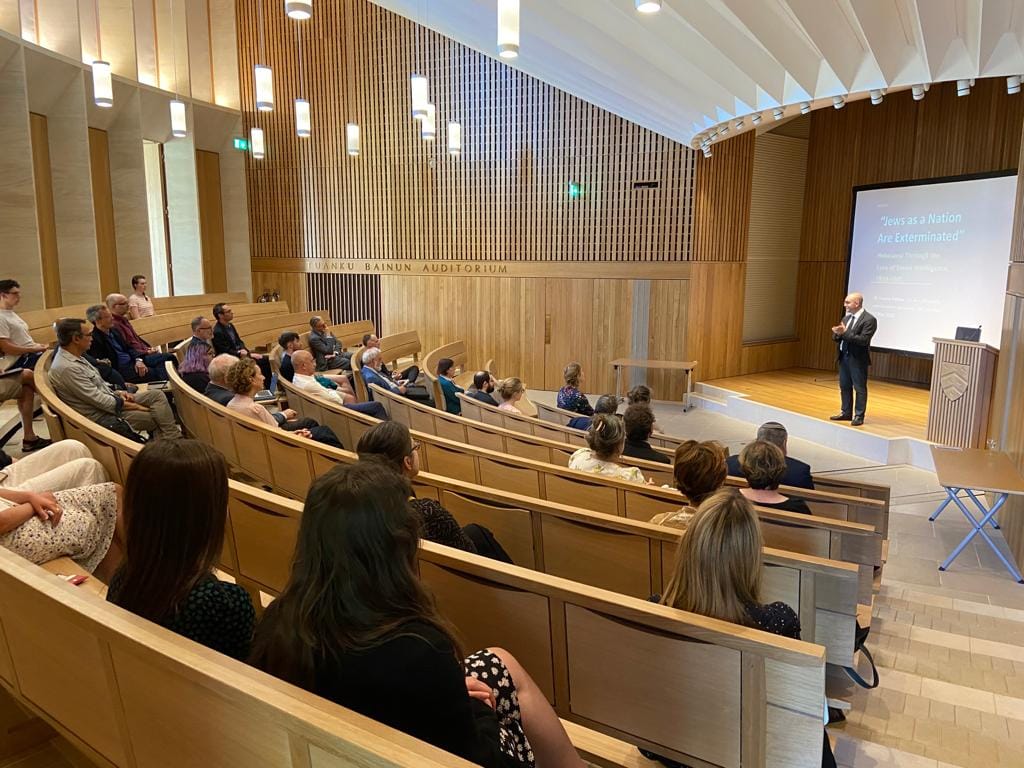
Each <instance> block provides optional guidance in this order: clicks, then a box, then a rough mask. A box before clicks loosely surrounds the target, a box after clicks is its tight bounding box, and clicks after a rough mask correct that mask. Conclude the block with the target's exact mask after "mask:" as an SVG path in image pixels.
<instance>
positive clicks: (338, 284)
mask: <svg viewBox="0 0 1024 768" xmlns="http://www.w3.org/2000/svg"><path fill="white" fill-rule="evenodd" d="M306 291H307V292H308V297H307V306H309V308H310V311H311V312H312V311H320V310H325V311H327V312H330V313H331V319H332V320H334V322H335V323H351V322H355V321H356V320H372V321H373V326H374V328H376V329H377V332H378V333H383V331H382V330H381V291H380V275H336V274H311V275H309V276H308V279H307V282H306ZM302 330H303V331H304V330H306V329H305V328H303V329H302Z"/></svg>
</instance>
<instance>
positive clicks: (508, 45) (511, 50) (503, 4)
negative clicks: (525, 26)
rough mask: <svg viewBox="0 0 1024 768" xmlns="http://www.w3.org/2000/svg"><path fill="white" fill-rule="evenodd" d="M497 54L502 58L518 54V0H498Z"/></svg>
mask: <svg viewBox="0 0 1024 768" xmlns="http://www.w3.org/2000/svg"><path fill="white" fill-rule="evenodd" d="M498 55H499V56H500V57H501V58H503V59H514V58H516V57H517V56H518V55H519V0H498Z"/></svg>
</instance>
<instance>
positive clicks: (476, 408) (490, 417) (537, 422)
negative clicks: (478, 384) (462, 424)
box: [457, 395, 587, 446]
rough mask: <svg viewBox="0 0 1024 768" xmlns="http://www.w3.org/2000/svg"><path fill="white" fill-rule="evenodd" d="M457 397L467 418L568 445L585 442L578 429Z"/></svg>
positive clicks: (463, 396) (464, 396) (577, 444)
mask: <svg viewBox="0 0 1024 768" xmlns="http://www.w3.org/2000/svg"><path fill="white" fill-rule="evenodd" d="M457 397H458V398H459V402H460V403H461V404H462V415H463V416H465V417H466V418H467V419H472V420H474V421H481V422H483V423H484V424H491V425H493V426H496V427H502V428H504V429H510V430H513V431H515V432H522V433H523V434H526V435H533V436H534V437H544V438H547V439H548V440H558V441H560V442H564V443H568V444H569V445H576V446H580V445H586V444H587V438H586V433H584V432H582V431H580V430H578V429H570V428H569V427H563V426H559V425H557V424H553V423H552V422H548V421H543V420H541V419H539V418H536V417H533V416H526V415H523V414H517V413H510V412H508V411H503V410H501V409H500V408H495V407H494V406H493V405H485V404H484V403H481V402H480V401H479V400H474V399H473V398H471V397H467V396H466V395H458V396H457Z"/></svg>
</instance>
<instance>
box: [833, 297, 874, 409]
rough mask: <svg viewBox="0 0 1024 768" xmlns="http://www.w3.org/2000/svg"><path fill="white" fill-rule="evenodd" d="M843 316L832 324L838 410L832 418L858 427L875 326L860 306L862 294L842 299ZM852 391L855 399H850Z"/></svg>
mask: <svg viewBox="0 0 1024 768" xmlns="http://www.w3.org/2000/svg"><path fill="white" fill-rule="evenodd" d="M843 306H844V307H846V316H845V317H844V318H843V319H842V320H841V321H840V322H839V323H838V324H836V325H834V326H832V340H833V341H834V342H835V343H836V359H837V361H838V362H839V395H840V399H841V402H842V406H841V407H842V410H841V411H840V412H839V413H837V414H836V415H835V416H832V417H831V419H832V421H849V422H850V423H851V424H853V426H855V427H859V426H860V425H861V424H863V423H864V413H865V411H866V410H867V405H868V366H870V365H871V337H872V336H874V335H875V331H877V330H878V321H877V320H876V319H875V316H874V315H872V314H871V313H870V312H868V311H867V310H865V309H864V297H863V296H862V295H861V294H859V293H851V294H850V295H849V296H847V297H846V300H845V301H844V302H843ZM854 394H856V401H855V400H854Z"/></svg>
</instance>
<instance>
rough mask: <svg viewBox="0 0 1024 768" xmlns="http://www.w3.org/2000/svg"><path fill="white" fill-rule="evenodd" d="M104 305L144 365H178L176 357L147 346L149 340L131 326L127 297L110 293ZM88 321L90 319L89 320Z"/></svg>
mask: <svg viewBox="0 0 1024 768" xmlns="http://www.w3.org/2000/svg"><path fill="white" fill-rule="evenodd" d="M106 305H107V309H109V310H110V312H111V314H112V315H113V316H114V328H116V329H117V332H118V333H120V334H121V338H122V339H124V342H125V343H126V344H127V345H128V346H129V348H131V349H133V350H135V352H137V353H138V356H139V357H141V358H142V360H143V362H145V363H146V365H148V366H149V367H150V368H155V369H157V370H159V371H163V370H164V363H170V364H171V365H174V366H177V365H178V358H176V357H175V356H174V355H171V354H167V353H164V352H161V351H160V350H159V349H157V348H156V347H151V346H149V342H147V341H146V340H145V339H143V338H141V337H140V336H139V334H137V333H136V332H135V328H134V327H132V323H131V321H130V320H129V319H128V299H126V298H125V297H124V296H123V295H122V294H120V293H112V294H110V295H109V296H107V298H106ZM89 322H92V321H91V320H90V321H89Z"/></svg>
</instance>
